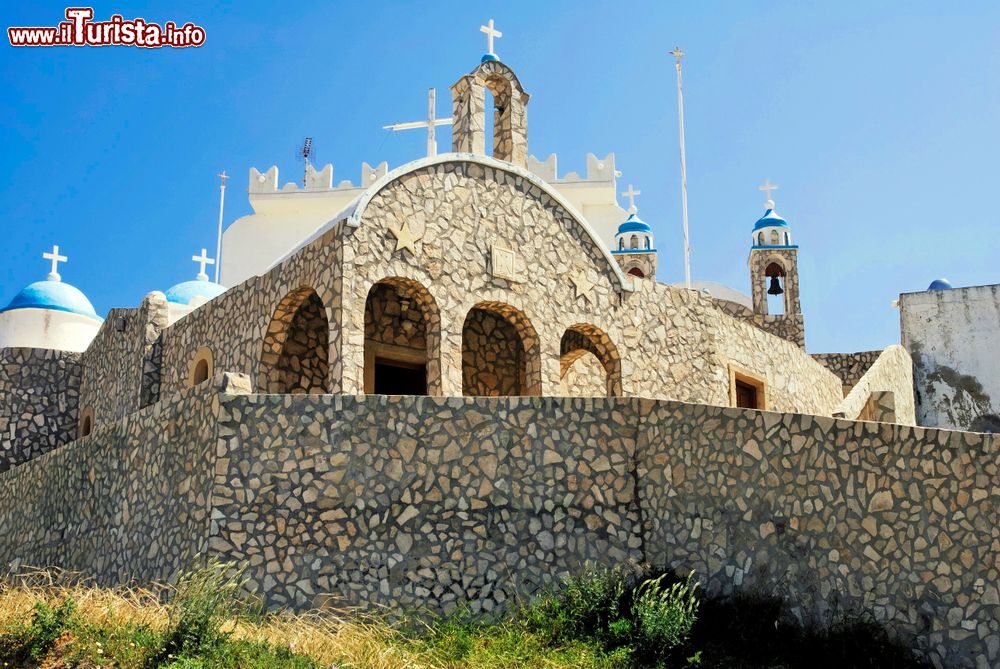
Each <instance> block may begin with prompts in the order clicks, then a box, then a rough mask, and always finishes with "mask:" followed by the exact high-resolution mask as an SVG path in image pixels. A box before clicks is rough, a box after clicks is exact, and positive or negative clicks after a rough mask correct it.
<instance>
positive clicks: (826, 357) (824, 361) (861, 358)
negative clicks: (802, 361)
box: [812, 351, 882, 397]
mask: <svg viewBox="0 0 1000 669" xmlns="http://www.w3.org/2000/svg"><path fill="white" fill-rule="evenodd" d="M880 355H882V351H859V352H857V353H813V354H812V357H813V359H815V360H816V361H817V362H819V363H820V364H821V365H823V366H824V367H826V368H827V369H829V370H830V371H831V372H833V373H834V374H836V375H837V377H838V378H840V380H841V381H842V382H843V384H844V397H847V393H849V392H851V388H853V387H854V386H856V385H857V384H858V381H860V380H861V377H862V376H864V375H865V373H866V372H867V371H868V369H869V368H870V367H871V366H872V365H873V364H875V361H876V360H878V357H879V356H880Z"/></svg>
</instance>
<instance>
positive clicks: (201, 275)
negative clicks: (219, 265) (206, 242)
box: [191, 249, 215, 281]
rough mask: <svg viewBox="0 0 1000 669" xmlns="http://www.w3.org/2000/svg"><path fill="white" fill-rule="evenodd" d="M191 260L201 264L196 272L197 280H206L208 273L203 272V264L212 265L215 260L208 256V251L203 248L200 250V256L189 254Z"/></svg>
mask: <svg viewBox="0 0 1000 669" xmlns="http://www.w3.org/2000/svg"><path fill="white" fill-rule="evenodd" d="M191 260H193V261H195V262H196V263H200V264H201V270H200V271H199V272H198V276H197V277H196V278H197V279H198V281H208V275H207V274H205V265H214V264H215V261H214V260H212V259H211V258H209V257H208V251H207V250H205V249H202V250H201V255H200V256H191Z"/></svg>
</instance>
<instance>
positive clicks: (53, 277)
mask: <svg viewBox="0 0 1000 669" xmlns="http://www.w3.org/2000/svg"><path fill="white" fill-rule="evenodd" d="M42 258H44V259H45V260H51V261H52V271H51V272H49V275H48V276H47V277H45V278H46V279H48V280H49V281H61V280H62V277H61V276H59V271H58V270H59V263H61V262H69V258H67V257H66V256H61V255H59V245H58V244H54V245H53V246H52V253H43V254H42Z"/></svg>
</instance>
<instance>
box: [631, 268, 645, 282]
mask: <svg viewBox="0 0 1000 669" xmlns="http://www.w3.org/2000/svg"><path fill="white" fill-rule="evenodd" d="M628 273H629V274H631V275H632V276H637V277H639V278H640V279H644V278H645V277H646V275H645V274H643V273H642V270H641V269H639V268H638V267H633V268H632V269H630V270H629V271H628Z"/></svg>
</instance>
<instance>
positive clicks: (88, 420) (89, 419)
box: [77, 407, 94, 439]
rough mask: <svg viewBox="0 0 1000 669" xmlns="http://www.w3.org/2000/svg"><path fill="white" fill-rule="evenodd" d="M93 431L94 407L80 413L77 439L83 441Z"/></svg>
mask: <svg viewBox="0 0 1000 669" xmlns="http://www.w3.org/2000/svg"><path fill="white" fill-rule="evenodd" d="M93 431H94V407H87V408H86V409H84V410H83V411H81V412H80V427H79V430H78V431H77V438H78V439H83V438H84V437H86V436H89V435H90V433H91V432H93Z"/></svg>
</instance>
